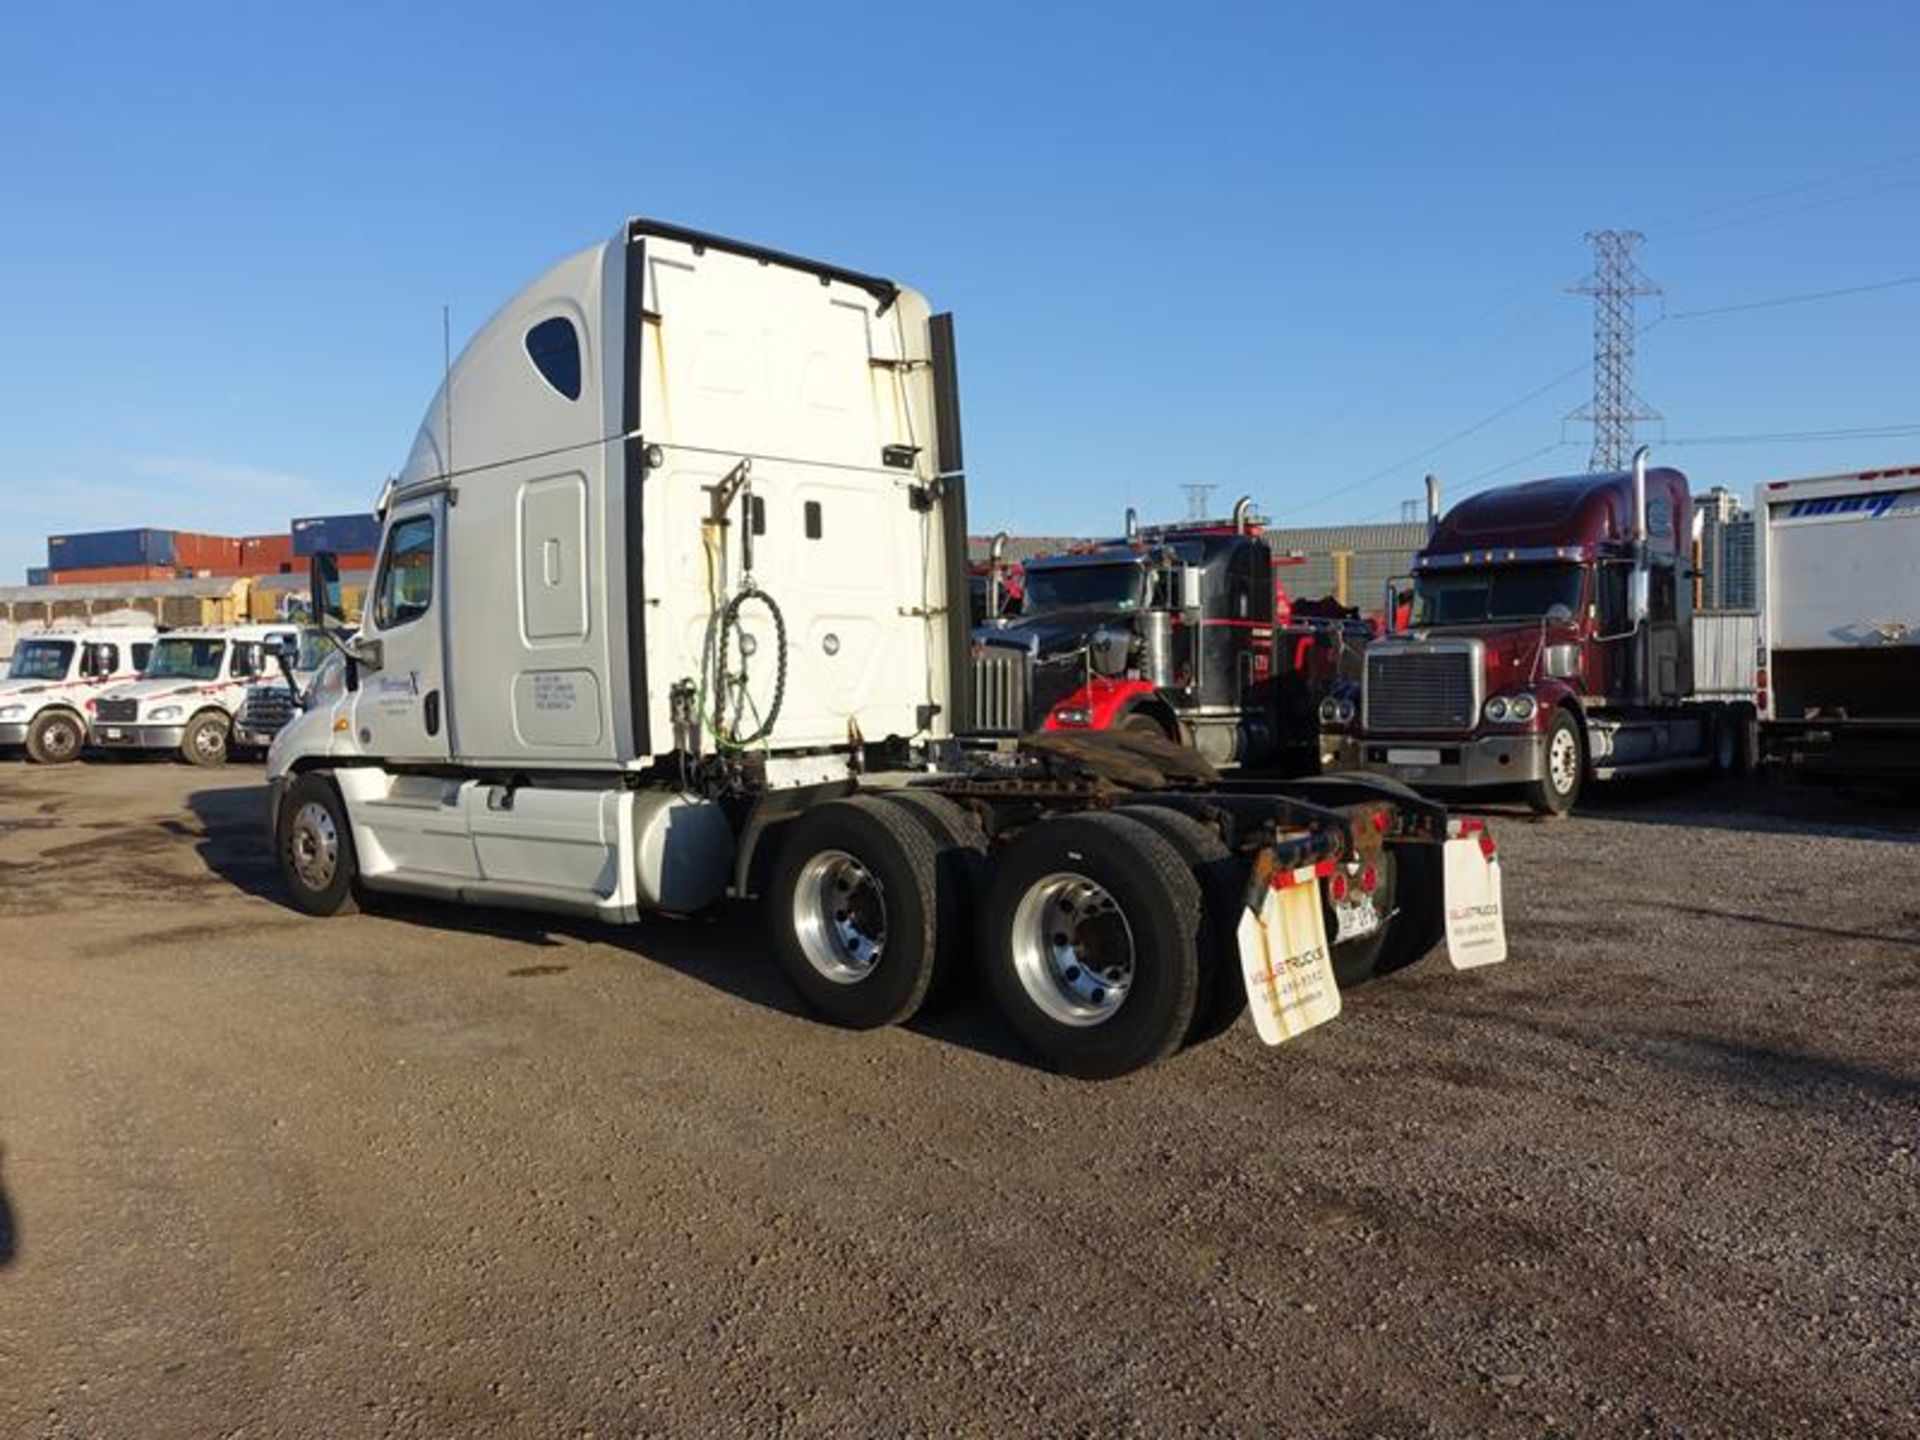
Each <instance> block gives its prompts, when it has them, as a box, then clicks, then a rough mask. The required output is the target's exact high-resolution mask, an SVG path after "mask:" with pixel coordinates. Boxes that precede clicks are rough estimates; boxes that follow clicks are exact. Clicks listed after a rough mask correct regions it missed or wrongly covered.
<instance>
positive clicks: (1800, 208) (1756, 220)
mask: <svg viewBox="0 0 1920 1440" xmlns="http://www.w3.org/2000/svg"><path fill="white" fill-rule="evenodd" d="M1915 185H1920V177H1916V178H1915V179H1912V180H1894V181H1890V182H1888V183H1887V184H1885V185H1875V186H1873V187H1872V188H1870V189H1866V190H1855V191H1851V192H1849V193H1848V194H1845V195H1825V196H1822V197H1821V198H1819V199H1817V200H1808V201H1805V202H1804V203H1802V204H1799V205H1785V206H1782V207H1781V208H1780V209H1778V210H1762V211H1761V212H1760V213H1759V214H1758V215H1741V216H1736V217H1735V218H1733V219H1731V220H1720V221H1716V222H1715V223H1714V224H1711V225H1694V226H1689V227H1688V228H1686V229H1683V230H1662V231H1660V232H1658V233H1659V236H1660V238H1661V239H1662V240H1691V239H1693V238H1694V237H1695V236H1699V235H1716V234H1718V233H1719V232H1721V231H1722V230H1739V229H1742V228H1744V227H1746V226H1748V225H1760V224H1764V223H1765V222H1766V221H1768V220H1781V219H1784V218H1786V217H1787V216H1790V215H1804V214H1806V213H1807V212H1808V211H1810V210H1827V209H1831V208H1832V207H1833V206H1835V205H1850V204H1852V203H1853V202H1854V201H1857V200H1871V199H1873V198H1874V197H1875V196H1876V195H1884V194H1885V193H1886V192H1887V191H1889V190H1907V189H1911V188H1912V187H1913V186H1915Z"/></svg>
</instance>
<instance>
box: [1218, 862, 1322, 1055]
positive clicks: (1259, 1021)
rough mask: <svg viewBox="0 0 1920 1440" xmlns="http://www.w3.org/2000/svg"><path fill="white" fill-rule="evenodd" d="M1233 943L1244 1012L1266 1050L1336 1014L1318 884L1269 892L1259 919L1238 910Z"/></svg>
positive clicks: (1245, 911) (1295, 885)
mask: <svg viewBox="0 0 1920 1440" xmlns="http://www.w3.org/2000/svg"><path fill="white" fill-rule="evenodd" d="M1307 873H1308V874H1309V875H1310V874H1311V871H1309V872H1307ZM1237 938H1238V942H1239V946H1240V969H1241V973H1242V974H1244V975H1245V976H1246V981H1247V1003H1248V1008H1249V1009H1251V1010H1252V1011H1253V1024H1254V1028H1255V1029H1256V1030H1258V1031H1259V1032H1260V1038H1261V1039H1262V1040H1264V1041H1266V1042H1267V1044H1269V1045H1278V1044H1280V1043H1281V1042H1283V1041H1286V1040H1291V1039H1293V1038H1294V1037H1295V1036H1296V1035H1302V1034H1304V1033H1306V1032H1307V1031H1308V1030H1311V1029H1313V1027H1314V1026H1316V1025H1324V1024H1325V1023H1326V1022H1327V1021H1329V1020H1331V1019H1333V1017H1334V1016H1336V1015H1338V1014H1339V1013H1340V987H1339V985H1338V984H1337V983H1335V981H1334V978H1333V960H1332V957H1331V956H1330V955H1329V953H1328V950H1327V922H1326V916H1325V911H1324V908H1323V907H1322V906H1321V904H1320V885H1319V882H1318V881H1317V880H1309V881H1308V882H1307V883H1305V884H1288V885H1286V886H1284V887H1283V888H1281V889H1277V890H1276V889H1269V890H1268V891H1267V892H1266V898H1265V899H1264V900H1263V901H1262V902H1261V905H1260V910H1259V912H1258V913H1257V914H1256V913H1255V912H1254V911H1253V910H1251V909H1242V910H1241V912H1240V930H1239V935H1238V937H1237Z"/></svg>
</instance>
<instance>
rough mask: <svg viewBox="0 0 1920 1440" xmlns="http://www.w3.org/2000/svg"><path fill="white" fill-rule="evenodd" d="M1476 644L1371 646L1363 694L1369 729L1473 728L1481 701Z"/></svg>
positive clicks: (1366, 723) (1365, 722) (1364, 713)
mask: <svg viewBox="0 0 1920 1440" xmlns="http://www.w3.org/2000/svg"><path fill="white" fill-rule="evenodd" d="M1478 664H1479V655H1478V653H1477V652H1476V651H1474V650H1472V649H1457V650H1456V649H1446V650H1387V651H1382V650H1378V649H1376V650H1370V651H1369V652H1368V653H1367V682H1366V692H1365V695H1364V697H1363V705H1364V710H1363V715H1364V724H1365V725H1366V728H1367V729H1368V730H1455V731H1458V730H1471V729H1472V728H1473V725H1474V721H1475V718H1476V711H1477V709H1478V705H1477V703H1476V701H1475V698H1474V691H1475V686H1474V674H1475V671H1476V669H1477V668H1478Z"/></svg>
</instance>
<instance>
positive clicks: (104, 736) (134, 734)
mask: <svg viewBox="0 0 1920 1440" xmlns="http://www.w3.org/2000/svg"><path fill="white" fill-rule="evenodd" d="M186 733H187V727H186V726H185V725H101V724H97V723H96V724H95V725H94V726H93V727H92V729H91V730H90V731H89V732H88V736H87V738H88V739H89V740H91V741H92V742H93V743H94V744H95V745H98V746H100V747H101V748H102V749H104V750H178V749H179V748H180V741H181V740H182V739H183V738H184V737H185V735H186Z"/></svg>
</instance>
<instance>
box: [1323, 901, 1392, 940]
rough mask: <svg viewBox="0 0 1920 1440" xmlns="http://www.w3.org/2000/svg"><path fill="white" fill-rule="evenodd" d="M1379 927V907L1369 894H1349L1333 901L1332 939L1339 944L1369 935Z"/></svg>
mask: <svg viewBox="0 0 1920 1440" xmlns="http://www.w3.org/2000/svg"><path fill="white" fill-rule="evenodd" d="M1379 928H1380V907H1379V906H1377V905H1375V904H1374V903H1373V896H1371V895H1354V894H1351V893H1350V894H1349V895H1348V896H1347V898H1346V899H1344V900H1336V901H1334V902H1333V940H1334V943H1335V944H1336V945H1337V944H1340V943H1342V942H1343V941H1347V940H1358V939H1359V938H1360V937H1361V936H1362V935H1371V934H1373V932H1374V931H1376V930H1378V929H1379Z"/></svg>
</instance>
